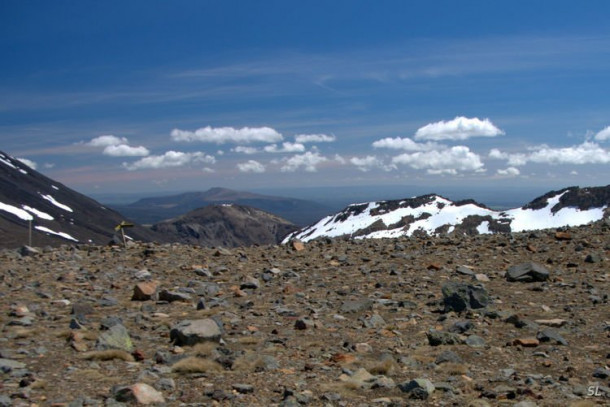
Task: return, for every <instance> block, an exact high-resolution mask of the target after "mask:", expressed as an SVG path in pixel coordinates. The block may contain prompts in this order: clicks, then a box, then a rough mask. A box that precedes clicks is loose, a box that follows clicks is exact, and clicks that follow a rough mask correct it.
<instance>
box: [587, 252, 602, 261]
mask: <svg viewBox="0 0 610 407" xmlns="http://www.w3.org/2000/svg"><path fill="white" fill-rule="evenodd" d="M601 261H602V256H600V254H599V253H590V254H588V255H587V257H585V262H587V263H600V262H601Z"/></svg>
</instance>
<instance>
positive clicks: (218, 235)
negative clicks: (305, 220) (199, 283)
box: [152, 204, 298, 247]
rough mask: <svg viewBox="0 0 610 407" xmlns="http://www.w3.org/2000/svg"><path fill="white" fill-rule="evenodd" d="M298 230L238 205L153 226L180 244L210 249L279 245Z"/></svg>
mask: <svg viewBox="0 0 610 407" xmlns="http://www.w3.org/2000/svg"><path fill="white" fill-rule="evenodd" d="M297 229H298V227H297V226H296V225H294V224H292V223H290V222H288V221H287V220H285V219H282V218H281V217H279V216H276V215H273V214H271V213H267V212H264V211H261V210H260V209H256V208H251V207H247V206H243V205H235V204H219V205H209V206H205V207H203V208H199V209H196V210H194V211H191V212H188V213H186V214H184V215H182V216H179V217H178V218H175V219H170V220H167V221H164V222H161V223H157V224H155V225H153V226H152V230H153V231H156V232H159V233H163V234H167V235H171V236H175V238H176V239H177V241H178V242H180V243H186V244H197V245H200V246H207V247H214V246H221V247H239V246H252V245H265V244H267V245H270V244H277V243H279V242H281V240H282V239H283V238H284V237H285V236H286V235H288V234H289V233H290V232H293V231H295V230H297Z"/></svg>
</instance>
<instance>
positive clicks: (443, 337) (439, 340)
mask: <svg viewBox="0 0 610 407" xmlns="http://www.w3.org/2000/svg"><path fill="white" fill-rule="evenodd" d="M426 336H427V337H428V343H429V344H430V346H439V345H458V344H460V343H462V340H461V338H460V337H459V335H457V334H454V333H452V332H444V331H436V330H434V329H431V330H430V331H428V332H427V333H426Z"/></svg>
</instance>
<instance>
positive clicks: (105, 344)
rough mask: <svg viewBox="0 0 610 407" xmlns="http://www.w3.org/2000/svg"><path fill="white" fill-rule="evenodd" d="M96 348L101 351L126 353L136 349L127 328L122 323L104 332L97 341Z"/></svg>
mask: <svg viewBox="0 0 610 407" xmlns="http://www.w3.org/2000/svg"><path fill="white" fill-rule="evenodd" d="M95 347H96V348H97V349H99V350H104V349H122V350H124V351H126V352H131V351H133V349H134V346H133V343H132V342H131V337H130V336H129V332H128V331H127V328H125V326H124V325H122V324H120V323H119V324H116V325H113V326H111V327H110V328H109V329H108V330H107V331H104V332H103V333H102V334H101V335H100V336H99V338H98V339H97V342H96V344H95Z"/></svg>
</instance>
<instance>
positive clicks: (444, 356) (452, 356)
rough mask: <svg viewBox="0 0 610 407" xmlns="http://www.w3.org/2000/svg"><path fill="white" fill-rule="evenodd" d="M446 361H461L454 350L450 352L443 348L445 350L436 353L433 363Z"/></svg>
mask: <svg viewBox="0 0 610 407" xmlns="http://www.w3.org/2000/svg"><path fill="white" fill-rule="evenodd" d="M446 362H450V363H462V358H461V357H460V356H459V355H458V354H457V353H455V352H452V351H450V350H445V351H443V352H441V353H440V355H438V356H437V357H436V360H435V361H434V363H436V364H437V365H440V364H442V363H446Z"/></svg>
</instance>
